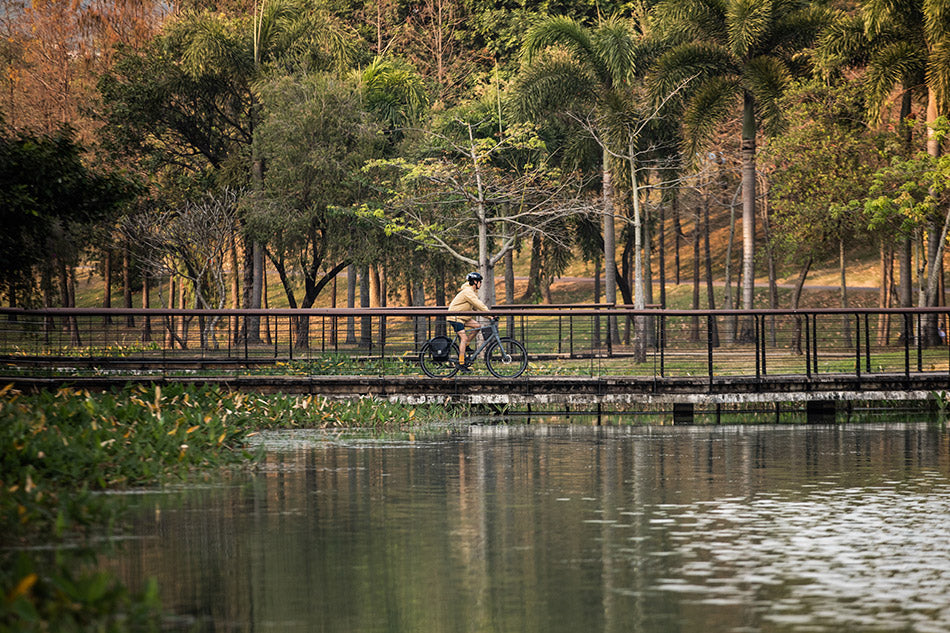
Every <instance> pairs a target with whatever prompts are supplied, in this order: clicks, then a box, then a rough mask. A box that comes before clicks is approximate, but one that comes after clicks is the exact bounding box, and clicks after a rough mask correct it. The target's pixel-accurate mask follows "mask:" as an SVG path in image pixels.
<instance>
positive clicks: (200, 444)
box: [0, 385, 438, 633]
mask: <svg viewBox="0 0 950 633" xmlns="http://www.w3.org/2000/svg"><path fill="white" fill-rule="evenodd" d="M426 415H428V414H427V413H421V412H419V415H418V416H417V410H416V409H415V408H410V407H405V406H401V405H394V404H387V403H379V402H372V401H370V400H359V401H352V402H337V401H330V400H326V399H323V398H319V397H314V396H289V395H249V394H245V393H238V392H229V391H225V390H221V389H218V388H215V387H194V386H181V385H171V386H165V387H141V386H138V387H136V386H126V387H124V388H121V389H117V390H114V391H112V392H106V393H90V392H87V391H80V390H76V389H71V388H63V389H60V390H57V391H55V392H51V391H45V392H39V393H31V394H25V393H20V392H18V391H16V390H14V389H13V388H12V387H11V386H10V385H8V386H6V387H2V388H0V450H2V451H3V457H2V461H0V468H2V470H0V488H2V494H0V534H2V535H3V536H2V539H0V605H2V606H0V631H10V632H32V631H57V632H60V633H64V632H69V631H83V632H85V631H110V632H120V631H152V630H160V629H161V620H162V611H161V605H160V603H159V600H158V588H157V586H156V585H155V584H154V583H148V584H147V585H146V589H145V590H144V591H142V592H141V593H131V592H130V591H128V589H127V588H125V587H124V586H123V585H122V584H121V583H120V582H119V581H118V580H117V579H116V578H114V577H113V576H111V575H109V574H107V573H104V572H102V571H99V570H97V568H96V557H97V554H98V553H99V552H100V551H101V547H102V546H101V545H97V544H95V542H96V541H98V540H99V539H97V538H96V537H99V536H101V535H102V534H103V533H104V532H105V533H110V532H113V531H116V530H120V529H121V521H122V507H123V502H122V500H121V497H120V496H117V495H103V494H100V493H101V492H103V491H107V490H117V489H129V488H135V487H147V486H159V485H163V484H166V483H169V482H172V481H176V480H183V479H194V478H195V477H201V476H208V475H210V473H212V472H214V471H215V470H217V469H220V468H229V467H247V466H253V464H254V463H255V462H256V461H257V458H258V454H255V453H254V452H251V451H250V450H249V449H248V439H249V438H250V437H252V436H253V435H254V434H256V433H257V432H258V431H261V430H265V429H277V428H303V427H306V428H323V429H354V430H356V429H366V430H370V431H373V432H386V433H391V432H400V431H405V430H407V429H409V428H411V427H412V426H414V425H416V424H418V423H419V422H420V420H421V419H422V418H423V417H424V416H426ZM432 415H438V413H437V412H435V411H433V412H432ZM422 421H424V420H422Z"/></svg>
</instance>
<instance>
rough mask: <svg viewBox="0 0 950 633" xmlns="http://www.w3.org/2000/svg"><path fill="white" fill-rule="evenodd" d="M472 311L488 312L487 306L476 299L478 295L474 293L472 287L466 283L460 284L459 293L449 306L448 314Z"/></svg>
mask: <svg viewBox="0 0 950 633" xmlns="http://www.w3.org/2000/svg"><path fill="white" fill-rule="evenodd" d="M473 310H479V311H481V312H488V306H487V305H485V304H484V303H482V300H481V299H479V298H478V293H477V292H475V288H474V287H472V286H471V285H469V284H468V283H465V284H462V288H461V289H460V290H459V293H458V294H457V295H455V298H454V299H452V303H450V304H449V312H470V311H473Z"/></svg>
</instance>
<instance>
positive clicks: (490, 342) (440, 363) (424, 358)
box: [419, 317, 528, 378]
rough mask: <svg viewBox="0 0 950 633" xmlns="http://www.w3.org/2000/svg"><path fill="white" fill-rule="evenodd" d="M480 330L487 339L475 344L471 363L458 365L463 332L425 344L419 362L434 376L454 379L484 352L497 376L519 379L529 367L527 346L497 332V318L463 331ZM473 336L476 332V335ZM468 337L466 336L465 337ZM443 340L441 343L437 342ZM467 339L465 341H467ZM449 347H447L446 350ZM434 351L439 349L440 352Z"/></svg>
mask: <svg viewBox="0 0 950 633" xmlns="http://www.w3.org/2000/svg"><path fill="white" fill-rule="evenodd" d="M475 330H481V331H482V333H483V335H484V339H485V340H484V341H482V344H481V345H478V346H476V349H475V351H473V352H472V353H471V354H466V355H467V356H468V359H467V360H468V362H466V363H465V364H464V365H459V364H458V362H457V361H456V357H457V356H459V355H460V353H459V350H460V347H461V345H460V343H461V335H460V332H456V333H455V339H454V340H453V339H450V338H449V337H447V336H444V335H439V336H436V337H434V338H432V339H430V340H429V341H428V342H426V344H425V345H423V346H422V349H421V350H420V352H419V363H420V365H422V371H424V372H425V373H426V375H428V376H430V377H431V378H451V377H452V376H454V375H455V374H456V372H458V371H460V370H463V371H465V372H466V373H467V372H468V371H469V370H468V368H469V367H471V366H472V364H473V361H474V360H475V359H476V358H477V357H478V356H479V354H483V353H484V359H485V365H486V367H487V368H488V371H489V372H491V374H492V375H493V376H495V377H496V378H517V377H518V376H520V375H521V374H522V373H524V370H525V369H527V367H528V353H527V350H525V348H524V345H522V344H521V343H520V342H518V341H516V340H514V339H512V338H503V337H502V336H501V334H500V333H499V332H498V317H492V319H491V320H490V321H489V322H488V323H487V324H485V325H479V326H478V327H466V328H463V330H462V331H466V332H472V331H475ZM473 336H474V335H473ZM467 338H468V336H466V339H467ZM437 341H440V343H439V345H435V344H436V342H437ZM467 343H468V341H466V344H467ZM446 348H448V349H446ZM434 350H438V351H437V352H436V351H434Z"/></svg>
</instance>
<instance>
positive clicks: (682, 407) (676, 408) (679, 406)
mask: <svg viewBox="0 0 950 633" xmlns="http://www.w3.org/2000/svg"><path fill="white" fill-rule="evenodd" d="M693 412H694V405H693V403H692V402H674V403H673V424H674V425H683V426H688V425H690V424H692V423H693Z"/></svg>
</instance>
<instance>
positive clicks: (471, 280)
mask: <svg viewBox="0 0 950 633" xmlns="http://www.w3.org/2000/svg"><path fill="white" fill-rule="evenodd" d="M466 279H468V284H469V285H470V286H474V285H475V282H476V281H481V280H482V274H481V273H469V274H468V277H466Z"/></svg>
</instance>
